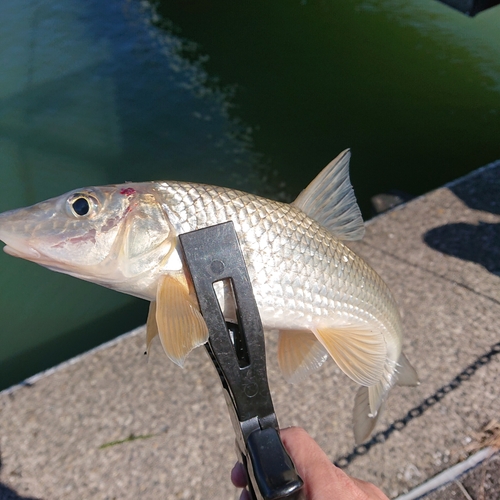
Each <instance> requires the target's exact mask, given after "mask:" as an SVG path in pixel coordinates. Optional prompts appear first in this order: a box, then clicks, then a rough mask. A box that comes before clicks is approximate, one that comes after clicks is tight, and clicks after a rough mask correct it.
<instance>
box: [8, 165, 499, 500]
mask: <svg viewBox="0 0 500 500" xmlns="http://www.w3.org/2000/svg"><path fill="white" fill-rule="evenodd" d="M350 246H351V247H352V248H353V249H354V250H355V251H356V252H358V253H359V254H360V255H362V256H363V257H364V258H365V259H366V260H367V261H368V262H369V263H370V264H371V265H372V266H373V267H374V268H375V269H376V270H377V272H378V273H379V274H380V275H381V276H382V277H383V278H384V280H385V281H386V282H387V284H388V285H389V286H390V288H391V289H392V291H393V293H394V295H395V297H396V299H397V301H398V303H399V305H400V307H401V311H402V313H403V321H404V326H405V339H404V351H405V353H406V355H407V356H408V358H409V359H410V361H411V362H412V364H413V365H414V366H415V368H416V369H417V371H418V373H419V376H420V379H421V384H420V385H419V386H418V387H416V388H411V387H396V388H394V390H393V391H392V393H391V395H390V397H389V399H388V402H387V406H386V411H385V413H384V414H383V415H382V416H381V418H380V421H379V424H378V426H377V428H376V431H375V435H374V438H373V439H372V441H370V442H368V443H367V444H366V446H364V447H358V448H355V447H354V440H353V437H352V430H351V412H352V406H353V400H354V394H355V391H356V387H355V384H354V383H351V382H350V380H349V379H348V378H347V377H346V376H345V375H343V374H342V373H341V372H340V370H339V369H338V368H337V367H336V365H335V364H334V362H333V361H331V360H329V361H327V363H326V364H325V366H323V367H322V368H321V370H319V372H317V373H315V374H312V375H311V377H309V379H308V380H307V381H305V382H304V383H302V384H299V385H296V386H291V385H288V384H287V383H286V382H285V381H284V380H283V378H282V377H281V375H280V373H279V371H278V368H277V363H276V360H275V358H276V356H275V353H276V339H275V338H272V337H268V338H267V339H266V342H267V354H268V369H269V378H270V384H271V387H272V391H273V398H274V402H275V407H276V411H277V414H278V417H279V419H280V424H281V426H282V427H285V426H290V425H298V426H302V427H304V428H305V429H306V430H307V431H308V432H309V433H310V434H311V435H312V436H313V437H314V438H315V439H316V440H317V441H318V443H319V444H320V445H321V447H322V448H323V449H324V450H325V451H326V452H327V454H328V455H329V456H330V457H331V459H332V461H336V462H337V463H338V464H340V465H341V466H343V467H344V468H345V470H346V472H348V473H349V474H351V475H353V476H356V477H359V478H361V479H365V480H368V481H371V482H373V483H375V484H377V485H378V486H379V487H380V488H382V489H383V490H384V492H385V493H386V494H387V495H388V496H389V497H391V498H396V497H398V496H400V495H403V494H405V493H408V492H410V494H411V492H412V490H413V489H414V488H415V487H417V486H418V485H421V484H423V483H426V481H427V480H428V479H430V478H432V477H434V476H436V475H437V474H439V473H440V472H442V471H444V470H448V469H450V468H451V467H452V466H453V465H455V464H457V463H461V462H463V461H465V460H466V459H467V457H469V456H470V455H474V454H475V453H476V452H477V451H479V450H480V449H481V448H483V447H485V446H490V445H492V444H493V447H492V448H491V453H490V454H488V457H487V458H486V459H484V460H482V461H481V463H480V465H478V467H477V468H476V469H474V470H473V471H472V472H470V473H468V474H467V475H466V476H461V477H460V478H454V479H453V480H452V481H451V483H449V484H448V485H447V486H444V489H441V490H439V491H437V492H436V491H435V492H434V493H429V494H427V497H428V498H429V499H431V498H432V499H433V500H436V499H448V498H457V499H462V498H463V499H464V500H465V499H467V498H473V499H474V500H476V499H479V498H483V499H485V500H488V499H498V498H500V477H499V475H498V473H495V471H497V470H498V469H499V464H500V461H499V455H498V453H495V448H494V446H495V443H496V444H498V442H499V440H500V438H499V437H498V435H497V434H495V433H496V432H497V430H495V429H499V428H500V426H499V425H498V421H499V420H500V397H499V393H500V330H499V326H498V322H499V319H500V161H499V162H496V163H495V164H492V165H489V166H486V167H484V168H482V169H479V170H477V171H475V172H473V173H472V174H470V175H469V176H467V177H465V178H462V179H459V180H457V181H456V182H454V183H452V184H450V185H448V186H445V187H443V188H440V189H438V190H436V191H433V192H431V193H429V194H427V195H425V196H422V197H419V198H417V199H415V200H413V201H411V202H409V203H407V204H405V205H403V206H401V207H398V208H396V209H394V210H392V211H390V212H388V213H386V214H383V215H381V216H378V217H376V218H374V219H372V220H371V221H370V222H369V223H368V224H367V234H366V236H365V238H364V239H363V240H362V241H360V242H355V243H353V244H350ZM144 343H145V334H144V331H143V330H141V329H139V330H138V331H135V332H132V333H130V334H128V335H125V336H123V337H121V338H120V339H118V340H117V341H115V342H112V343H110V344H108V345H107V346H104V347H103V348H100V349H97V350H94V351H92V352H90V353H88V354H86V355H83V356H81V357H79V358H77V359H76V360H73V361H71V362H69V363H66V364H64V365H63V366H61V367H59V368H57V369H55V370H53V371H52V372H51V373H49V374H46V375H44V376H40V377H38V378H35V379H34V380H31V381H30V383H27V384H24V385H22V386H17V387H15V388H12V389H10V390H7V391H4V392H3V393H0V467H1V469H0V499H2V500H6V499H26V500H27V499H40V500H56V499H65V500H70V499H75V500H76V499H78V500H81V499H99V500H112V499H116V500H118V499H120V500H124V499H144V500H149V499H152V500H153V499H154V500H157V499H172V500H173V499H207V498H210V499H212V498H213V499H234V498H237V494H238V492H237V491H236V490H235V488H233V487H232V485H231V483H230V480H229V472H230V470H231V468H232V466H233V464H234V461H235V454H234V436H233V430H232V427H231V424H230V421H229V417H228V414H227V411H226V407H225V403H224V398H223V395H222V391H221V388H220V385H219V380H218V377H217V375H216V373H215V370H214V368H213V366H212V365H211V362H210V361H209V359H208V357H207V355H206V354H205V351H204V349H197V350H196V351H194V352H193V353H191V355H190V356H189V358H188V360H187V362H186V366H185V368H184V369H180V368H179V367H177V366H176V365H174V364H173V363H171V362H170V361H169V360H168V359H167V358H166V357H165V356H164V355H163V353H162V352H161V347H160V346H159V344H157V345H156V346H155V348H153V352H152V354H151V356H150V358H149V361H148V360H146V358H145V356H144V355H143V352H144ZM495 421H496V422H497V424H495ZM495 426H496V427H495ZM495 437H496V442H495ZM467 495H468V496H467ZM481 495H482V496H481ZM410 497H411V495H410V496H407V498H410ZM415 498H416V497H415Z"/></svg>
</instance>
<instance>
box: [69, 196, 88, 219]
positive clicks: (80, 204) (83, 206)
mask: <svg viewBox="0 0 500 500" xmlns="http://www.w3.org/2000/svg"><path fill="white" fill-rule="evenodd" d="M71 206H72V207H73V212H75V214H77V215H87V214H88V213H89V210H90V205H89V202H88V201H87V199H86V198H77V199H76V200H75V201H74V202H73V203H72V204H71Z"/></svg>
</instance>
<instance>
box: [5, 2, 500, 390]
mask: <svg viewBox="0 0 500 500" xmlns="http://www.w3.org/2000/svg"><path fill="white" fill-rule="evenodd" d="M0 19H2V23H0V185H1V186H2V188H3V189H2V193H3V196H2V197H1V198H0V211H4V210H8V209H11V208H16V207H19V206H24V205H28V204H31V203H34V202H36V201H40V200H42V199H45V198H48V197H51V196H55V195H58V194H61V193H63V192H65V191H67V190H69V189H73V188H75V187H78V186H84V185H95V184H105V183H111V182H123V181H125V180H152V179H161V178H163V179H181V180H193V181H201V182H209V183H214V184H221V185H226V186H231V187H237V188H241V189H245V190H250V191H254V192H258V193H261V194H265V195H267V196H271V197H274V198H278V199H282V200H291V199H293V197H295V196H296V195H297V194H298V192H299V191H300V190H301V189H303V187H304V186H305V185H306V184H307V183H308V182H309V181H310V180H311V179H312V177H314V175H315V174H316V173H317V172H318V171H319V170H320V169H321V168H322V167H323V166H324V165H325V164H326V163H327V162H328V161H329V160H330V159H331V158H333V157H334V156H336V155H337V154H338V153H339V152H340V151H341V150H343V149H345V148H346V147H350V148H351V149H352V153H353V156H352V169H351V170H352V181H353V184H354V187H355V191H356V194H357V196H358V199H359V201H360V205H361V207H362V209H363V212H364V213H365V215H366V216H369V215H370V205H369V199H370V197H371V196H373V195H374V194H376V193H380V192H386V191H388V190H390V189H400V190H403V191H406V192H408V193H411V194H415V195H417V194H421V193H423V192H426V191H428V190H430V189H433V188H435V187H438V186H439V185H441V184H443V183H444V182H446V181H449V180H451V179H454V178H456V177H458V176H460V175H463V174H465V173H466V172H468V171H470V170H472V169H474V168H477V167H479V166H481V165H483V164H485V163H488V162H490V161H493V160H495V159H497V158H499V157H500V141H499V138H500V30H499V29H498V26H500V8H494V9H491V10H488V11H486V12H484V13H482V14H480V15H478V16H477V17H476V18H474V19H468V18H466V17H465V16H463V15H462V14H460V13H458V12H456V11H453V10H452V9H450V8H448V7H446V6H445V5H442V4H441V3H439V2H437V1H435V0H405V1H403V0H400V1H395V0H385V1H384V0H378V1H369V0H364V1H361V0H351V1H349V2H342V1H327V0H321V1H311V0H307V1H305V0H302V1H300V0H298V1H291V0H286V1H285V0H276V1H273V2H264V1H259V0H256V1H255V2H248V3H237V2H229V1H212V2H206V1H201V0H200V1H198V0H190V1H185V0H182V1H181V0H175V1H161V2H158V3H155V4H154V5H152V4H149V3H148V2H144V1H143V2H139V1H138V0H108V1H107V2H100V1H98V0H88V1H86V2H77V1H76V0H44V1H39V2H32V1H28V0H3V1H2V2H1V3H0ZM0 287H1V288H0V290H1V296H0V315H1V320H2V321H1V323H0V325H1V326H0V389H1V388H3V387H7V386H9V385H11V384H12V383H15V382H17V381H19V380H22V379H23V378H25V377H27V376H29V375H31V374H33V373H36V372H38V371H40V370H41V369H44V368H48V367H50V366H52V365H54V364H55V363H58V362H60V361H62V360H64V359H67V358H68V357H70V356H73V355H75V354H77V353H79V352H82V351H84V350H86V349H88V348H90V347H92V346H94V345H97V344H99V343H101V342H103V341H105V340H107V339H110V338H113V337H114V336H116V335H118V334H120V333H123V332H124V331H127V330H129V329H131V328H133V327H134V326H137V325H139V324H141V323H143V322H144V320H145V316H146V310H147V304H145V303H143V302H141V301H137V300H133V299H131V298H129V297H127V296H124V295H120V294H118V293H115V292H112V291H109V290H106V289H103V288H100V287H97V286H94V285H92V284H88V283H83V282H79V281H77V280H75V279H73V278H70V277H67V276H63V275H57V274H55V273H52V272H50V271H48V270H45V269H42V268H39V267H37V266H36V265H34V264H31V263H27V262H23V261H19V260H16V259H13V258H12V257H9V256H6V255H3V254H2V255H0ZM139 354H140V353H138V355H139Z"/></svg>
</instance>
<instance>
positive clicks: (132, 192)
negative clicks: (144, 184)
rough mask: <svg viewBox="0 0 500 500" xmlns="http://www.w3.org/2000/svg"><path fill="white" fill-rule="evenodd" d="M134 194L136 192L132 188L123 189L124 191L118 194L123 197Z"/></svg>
mask: <svg viewBox="0 0 500 500" xmlns="http://www.w3.org/2000/svg"><path fill="white" fill-rule="evenodd" d="M135 193H136V191H135V189H134V188H124V189H122V190H120V194H123V195H125V196H132V195H133V194H135Z"/></svg>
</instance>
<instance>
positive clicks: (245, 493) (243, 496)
mask: <svg viewBox="0 0 500 500" xmlns="http://www.w3.org/2000/svg"><path fill="white" fill-rule="evenodd" d="M240 500H252V499H251V498H250V493H248V491H247V490H243V491H242V492H241V495H240Z"/></svg>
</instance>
